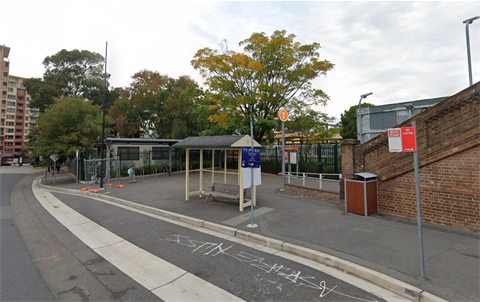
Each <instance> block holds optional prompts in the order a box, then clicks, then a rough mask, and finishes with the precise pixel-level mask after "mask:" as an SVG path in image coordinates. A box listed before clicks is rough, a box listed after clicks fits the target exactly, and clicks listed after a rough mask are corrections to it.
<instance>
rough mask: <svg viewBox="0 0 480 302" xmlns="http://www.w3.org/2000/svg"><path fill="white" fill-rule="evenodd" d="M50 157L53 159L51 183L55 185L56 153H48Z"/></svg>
mask: <svg viewBox="0 0 480 302" xmlns="http://www.w3.org/2000/svg"><path fill="white" fill-rule="evenodd" d="M50 159H51V160H53V185H55V176H56V174H57V173H55V172H56V171H57V160H58V155H57V154H52V155H50Z"/></svg>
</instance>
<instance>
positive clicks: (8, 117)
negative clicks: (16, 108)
mask: <svg viewBox="0 0 480 302" xmlns="http://www.w3.org/2000/svg"><path fill="white" fill-rule="evenodd" d="M14 119H15V115H9V114H7V120H14Z"/></svg>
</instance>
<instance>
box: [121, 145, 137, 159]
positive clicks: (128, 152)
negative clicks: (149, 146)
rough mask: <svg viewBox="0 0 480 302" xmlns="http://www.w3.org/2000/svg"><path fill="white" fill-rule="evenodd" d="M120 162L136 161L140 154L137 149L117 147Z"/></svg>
mask: <svg viewBox="0 0 480 302" xmlns="http://www.w3.org/2000/svg"><path fill="white" fill-rule="evenodd" d="M118 154H119V155H120V160H138V159H139V154H140V148H139V147H118Z"/></svg>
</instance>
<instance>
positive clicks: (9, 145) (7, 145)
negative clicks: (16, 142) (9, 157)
mask: <svg viewBox="0 0 480 302" xmlns="http://www.w3.org/2000/svg"><path fill="white" fill-rule="evenodd" d="M5 147H13V142H5Z"/></svg>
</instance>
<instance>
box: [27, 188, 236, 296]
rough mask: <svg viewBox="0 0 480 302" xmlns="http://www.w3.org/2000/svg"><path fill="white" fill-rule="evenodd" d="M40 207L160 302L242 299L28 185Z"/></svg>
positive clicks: (46, 191)
mask: <svg viewBox="0 0 480 302" xmlns="http://www.w3.org/2000/svg"><path fill="white" fill-rule="evenodd" d="M32 191H33V193H34V195H35V197H36V198H37V200H38V201H39V202H40V204H42V206H43V207H44V208H45V209H46V210H47V211H48V212H49V213H50V214H51V215H52V216H53V217H55V218H56V219H57V220H58V221H59V222H60V223H62V224H63V225H64V226H65V227H66V228H67V229H69V230H70V232H72V233H73V234H74V235H75V236H77V237H78V238H79V239H80V240H82V241H83V242H84V243H85V244H86V245H88V246H89V247H90V248H91V249H92V250H94V251H95V252H96V253H98V254H99V255H100V256H102V257H103V258H104V259H105V260H107V261H109V262H110V263H112V264H113V265H115V266H116V267H117V268H118V269H120V270H121V271H122V272H124V273H125V274H126V275H128V276H130V277H131V278H132V279H134V280H135V281H137V282H138V283H140V284H141V285H142V286H144V287H145V288H147V289H148V290H150V291H152V293H153V294H155V295H157V296H158V297H159V298H161V299H162V300H164V301H179V300H183V301H185V300H197V301H202V300H203V301H243V300H242V299H240V298H238V297H236V296H234V295H233V294H231V293H229V292H227V291H225V290H223V289H221V288H219V287H217V286H214V285H213V284H210V283H208V282H206V281H205V280H202V279H200V278H198V277H196V276H194V275H192V274H190V273H188V272H187V271H185V270H183V269H181V268H179V267H177V266H175V265H173V264H171V263H169V262H167V261H165V260H163V259H161V258H159V257H157V256H155V255H153V254H151V253H149V252H147V251H145V250H143V249H141V248H139V247H137V246H135V245H134V244H132V243H130V242H128V241H126V240H124V239H123V238H121V237H119V236H117V235H115V234H114V233H112V232H110V231H108V230H107V229H105V228H103V227H101V226H100V225H98V224H96V223H95V222H93V221H91V220H89V219H88V218H86V217H85V216H83V215H81V214H80V213H78V212H76V211H75V210H73V209H72V208H70V207H68V206H67V205H65V204H64V203H62V202H61V201H60V200H58V199H57V198H56V197H55V196H53V195H52V194H51V193H50V191H48V190H47V189H41V188H39V187H38V186H37V185H36V181H34V182H33V184H32Z"/></svg>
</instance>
